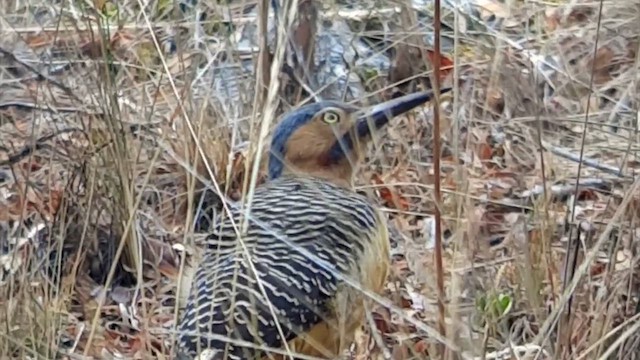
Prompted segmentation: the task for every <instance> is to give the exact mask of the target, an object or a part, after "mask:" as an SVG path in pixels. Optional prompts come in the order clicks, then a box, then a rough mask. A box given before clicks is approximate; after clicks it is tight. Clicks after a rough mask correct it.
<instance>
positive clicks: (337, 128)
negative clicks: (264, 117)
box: [268, 88, 450, 186]
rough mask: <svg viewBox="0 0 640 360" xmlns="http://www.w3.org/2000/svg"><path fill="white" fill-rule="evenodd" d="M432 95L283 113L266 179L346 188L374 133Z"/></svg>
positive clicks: (324, 104) (322, 104)
mask: <svg viewBox="0 0 640 360" xmlns="http://www.w3.org/2000/svg"><path fill="white" fill-rule="evenodd" d="M449 90H450V89H449V88H446V89H442V90H441V93H444V92H447V91H449ZM432 97H433V93H432V92H431V91H423V92H417V93H413V94H409V95H405V96H403V97H399V98H396V99H393V100H389V101H387V102H384V103H381V104H378V105H375V106H372V107H370V108H367V109H360V108H358V107H355V106H353V105H349V104H346V103H342V102H338V101H321V102H317V103H313V104H307V105H304V106H302V107H299V108H297V109H295V110H293V111H291V112H289V113H287V114H285V115H284V117H283V118H282V120H281V121H280V123H279V124H278V125H277V127H276V129H275V131H274V134H273V137H272V140H271V147H270V154H269V163H268V167H269V169H268V171H269V179H271V180H273V179H276V178H278V177H280V176H283V175H285V174H307V175H312V176H317V177H321V178H324V179H327V180H330V181H334V182H337V183H340V184H343V185H347V186H350V185H351V181H352V177H353V173H354V169H355V167H356V166H357V164H358V162H359V160H360V159H361V156H362V152H363V151H364V149H365V146H366V144H367V142H368V141H369V140H370V139H371V135H372V133H373V132H375V131H376V130H378V129H380V128H382V127H384V126H385V125H386V124H387V123H388V122H389V121H390V120H391V119H392V118H393V117H395V116H398V115H400V114H403V113H405V112H407V111H409V110H412V109H414V108H416V107H418V106H420V105H422V104H424V103H426V102H428V101H429V100H431V98H432Z"/></svg>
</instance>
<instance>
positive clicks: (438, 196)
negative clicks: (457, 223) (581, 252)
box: [432, 0, 447, 359]
mask: <svg viewBox="0 0 640 360" xmlns="http://www.w3.org/2000/svg"><path fill="white" fill-rule="evenodd" d="M434 6H435V9H434V15H433V31H434V51H435V54H434V56H433V82H432V83H433V94H434V98H435V106H434V109H433V153H434V157H433V174H434V177H435V180H434V185H435V189H434V190H435V194H434V195H435V200H436V206H435V222H436V236H435V240H436V243H435V257H436V259H435V260H436V278H437V283H438V314H439V318H438V330H439V331H440V334H441V335H442V337H443V338H446V337H447V331H446V328H445V307H444V299H445V295H444V275H443V272H444V270H443V268H442V213H441V210H442V207H441V205H442V193H441V191H440V156H441V150H440V148H441V145H440V0H435V4H434ZM439 348H440V351H439V353H440V356H441V358H442V359H446V354H445V352H446V351H447V350H446V347H445V346H444V345H443V344H439Z"/></svg>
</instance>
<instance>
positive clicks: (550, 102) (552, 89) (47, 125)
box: [0, 0, 640, 359]
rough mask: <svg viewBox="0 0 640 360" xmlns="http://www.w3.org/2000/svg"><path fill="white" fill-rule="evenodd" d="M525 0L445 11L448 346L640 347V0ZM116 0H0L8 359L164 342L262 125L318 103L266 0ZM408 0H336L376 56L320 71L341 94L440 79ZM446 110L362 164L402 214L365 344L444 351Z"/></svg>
mask: <svg viewBox="0 0 640 360" xmlns="http://www.w3.org/2000/svg"><path fill="white" fill-rule="evenodd" d="M512 3H514V4H513V6H514V7H513V8H511V9H510V8H508V7H507V6H506V5H503V4H501V3H499V2H495V1H478V2H477V4H484V5H485V7H486V8H485V9H484V10H482V11H477V12H471V11H469V9H468V8H466V7H463V8H461V9H460V10H461V13H459V14H458V15H457V16H456V14H455V13H454V12H452V11H451V8H445V9H443V15H444V17H445V18H444V19H443V20H444V21H445V25H449V30H450V29H456V30H455V31H454V30H450V31H448V32H447V33H446V36H447V37H446V38H445V39H443V43H444V47H445V50H446V53H448V54H449V56H450V57H451V58H452V59H454V61H455V63H456V65H457V67H456V69H455V71H454V72H452V73H450V74H449V75H448V76H447V78H446V79H445V83H451V79H452V78H454V77H455V78H457V79H462V81H456V84H457V86H456V90H455V96H454V98H452V99H450V100H448V101H447V103H446V104H444V113H443V115H442V121H443V126H442V127H441V129H442V130H441V133H440V134H437V135H438V136H440V138H441V139H442V142H443V153H442V154H441V155H440V156H441V164H442V174H443V178H442V187H443V203H442V208H441V209H442V213H443V219H444V224H443V228H444V229H445V238H446V246H445V249H444V270H445V286H446V293H447V299H446V304H447V306H446V309H447V335H448V338H449V341H448V343H449V344H450V345H451V346H450V347H449V349H450V350H449V352H448V356H449V358H451V359H452V358H478V359H483V358H486V359H495V358H504V359H506V358H527V359H533V358H534V357H535V355H536V354H537V356H538V357H537V358H538V359H546V358H572V359H600V358H617V359H635V358H640V337H639V336H638V335H637V334H640V332H639V331H638V327H639V326H640V325H639V324H640V323H639V322H638V320H639V319H638V317H639V316H640V315H638V314H639V313H640V312H639V311H638V309H640V303H639V300H638V297H639V296H640V294H639V293H638V277H637V275H636V273H635V271H636V269H638V264H639V255H638V246H637V245H636V243H637V240H636V236H637V235H638V231H639V229H640V227H639V226H638V222H637V221H638V219H639V217H638V216H637V214H638V205H639V204H640V198H638V194H639V193H640V192H639V191H638V189H637V182H635V181H634V180H633V178H634V176H635V172H636V168H637V167H638V165H637V164H638V159H637V158H636V157H637V151H638V148H637V146H638V130H637V129H638V125H637V124H638V104H639V102H640V97H639V95H638V94H639V91H640V85H639V84H640V78H639V77H638V74H640V60H639V59H640V32H639V31H638V24H640V6H639V5H638V3H637V2H633V1H631V0H622V1H606V2H604V3H599V2H587V1H573V2H571V3H567V4H551V3H549V4H543V3H541V2H512ZM114 4H115V2H109V1H94V2H54V3H48V2H45V1H38V0H30V1H18V0H13V1H5V2H3V3H2V6H3V9H2V10H3V11H2V14H3V15H0V32H1V35H2V38H1V39H0V61H1V64H2V66H1V67H0V194H1V196H0V265H1V268H0V270H1V271H2V272H1V273H0V304H1V306H0V309H1V310H0V358H2V359H4V358H19V359H23V358H33V359H36V358H37V359H53V358H73V359H80V358H105V359H108V358H132V359H147V358H150V359H161V358H167V356H168V354H169V353H170V346H171V330H172V327H173V325H174V323H175V320H176V301H175V299H176V295H175V294H176V289H177V286H178V284H177V282H178V278H179V276H178V275H179V273H180V272H181V269H182V263H183V261H182V260H183V259H184V258H185V256H183V255H184V254H185V253H187V254H196V253H197V250H196V249H197V246H198V241H199V240H200V239H201V238H202V236H203V234H204V233H205V232H206V230H207V229H208V228H209V226H210V224H211V222H212V221H215V219H216V218H217V217H218V212H219V211H220V204H221V201H220V196H218V195H215V194H214V192H222V193H224V194H225V197H226V198H228V199H230V200H232V201H237V200H240V199H241V198H242V197H243V194H246V193H247V191H248V190H249V189H251V188H253V187H254V186H256V185H258V186H259V183H260V182H261V181H262V180H263V173H262V171H260V172H259V173H256V172H255V170H260V169H261V167H260V166H261V165H262V163H261V162H257V161H256V154H262V153H263V152H264V148H260V147H259V146H258V144H259V143H260V142H259V141H258V140H259V139H263V142H264V138H263V137H264V135H265V132H266V131H267V130H270V128H272V126H273V124H274V123H275V122H276V116H277V115H279V114H281V113H282V112H283V111H286V110H287V109H288V108H290V107H291V106H295V105H296V104H298V103H300V102H302V101H305V100H306V99H305V96H304V94H305V93H304V91H302V89H301V88H300V86H298V85H299V84H298V85H296V81H295V77H294V79H292V78H290V77H289V78H287V77H286V76H282V75H281V77H277V76H276V75H278V74H279V73H278V72H275V73H269V71H268V69H269V66H270V64H271V63H275V64H276V65H279V64H280V62H284V63H285V64H286V65H287V66H289V67H291V68H292V69H293V73H294V74H295V76H298V77H302V76H303V74H304V73H303V72H301V71H300V69H301V65H300V64H296V63H295V62H293V63H292V57H291V52H290V51H288V52H287V54H284V53H278V51H283V50H285V49H284V47H282V46H276V47H275V50H278V51H274V47H273V46H271V51H272V54H275V56H273V57H272V56H267V53H265V52H263V53H261V54H260V56H259V52H258V51H256V49H255V47H258V46H259V45H260V42H261V41H264V40H265V39H264V38H262V37H260V36H257V35H256V34H257V33H258V31H257V29H258V16H257V15H256V14H257V12H256V11H255V9H254V11H253V12H250V11H249V12H244V11H243V10H244V9H250V8H251V7H252V6H253V5H255V4H254V3H252V2H232V5H216V4H215V3H214V2H213V1H210V2H209V1H208V2H201V3H200V6H201V8H200V9H201V10H202V11H204V12H205V13H206V15H207V18H206V19H207V21H206V22H205V23H203V24H202V25H201V26H199V25H196V23H195V22H194V21H193V20H195V19H196V15H195V14H194V13H191V12H188V13H187V14H186V15H185V14H183V13H182V12H181V11H180V9H179V7H178V5H176V6H175V7H174V5H173V4H172V2H169V1H163V0H158V1H148V2H144V3H143V2H138V1H125V2H121V4H119V5H118V7H117V8H116V7H115V5H114ZM406 4H407V3H404V2H403V3H399V2H391V1H377V2H376V4H375V6H368V5H369V4H366V5H365V4H360V7H362V8H364V9H369V8H375V9H376V10H375V11H373V12H372V11H367V10H353V9H350V8H349V7H347V6H346V5H344V4H331V5H330V6H329V5H327V6H328V9H327V10H325V11H321V12H320V13H319V16H320V17H321V18H324V19H330V20H331V22H332V24H333V26H334V28H333V30H339V31H345V29H347V30H348V29H350V31H352V32H353V33H354V34H357V35H358V36H359V39H361V40H360V41H359V42H356V45H357V46H358V49H359V53H358V56H357V57H356V56H354V53H353V51H351V50H349V49H347V50H348V51H345V52H344V54H343V60H344V63H342V64H341V65H336V64H335V63H331V62H323V63H320V64H318V65H317V67H316V69H315V70H314V71H315V74H316V76H315V77H314V79H312V81H311V82H310V83H311V84H312V85H313V86H312V88H314V89H318V88H319V87H321V86H326V87H325V88H323V90H322V92H321V94H320V95H321V96H324V97H334V98H335V97H340V96H342V95H345V94H343V93H344V92H345V91H344V88H343V87H340V86H338V85H336V83H335V80H339V81H341V82H342V84H344V83H348V84H350V91H347V92H346V97H347V99H349V100H353V99H361V98H362V97H363V96H364V94H365V93H382V95H377V97H378V98H380V97H385V96H388V92H389V89H390V88H391V87H392V86H393V85H394V84H392V83H394V82H396V81H399V80H403V79H405V78H407V77H422V78H424V77H425V76H427V75H428V74H429V73H428V69H427V68H426V67H425V66H423V64H424V63H425V61H424V60H421V59H424V56H425V54H424V51H416V50H415V49H422V50H424V49H425V44H424V38H423V36H416V34H420V35H425V34H428V33H429V31H430V30H429V29H430V28H431V24H430V21H431V20H429V18H428V17H426V16H425V11H426V13H430V12H429V11H427V10H425V9H428V8H423V10H422V11H421V12H419V13H415V12H407V11H406ZM143 5H144V6H143ZM601 5H602V9H600V6H601ZM360 7H358V9H359V8H360ZM396 7H397V8H399V9H404V10H403V12H402V14H397V13H395V8H396ZM116 10H117V11H116ZM300 10H301V11H303V12H306V11H309V9H305V8H304V7H301V8H300ZM226 19H233V21H232V22H231V23H229V22H226V23H223V22H221V21H224V20H226ZM231 24H232V25H233V26H231ZM305 31H307V34H314V33H315V34H316V35H315V36H302V35H301V36H299V37H298V38H297V39H296V41H297V45H299V46H300V47H301V48H306V49H307V51H308V50H309V49H310V48H315V52H316V53H319V54H320V55H319V56H320V58H322V59H328V58H329V54H330V53H329V52H328V51H330V50H332V49H333V50H334V51H338V52H340V51H339V47H340V46H345V45H341V44H340V43H339V41H338V40H339V39H340V38H341V37H344V36H343V35H341V36H337V37H336V36H334V37H331V36H330V33H327V31H326V29H325V30H322V27H320V29H314V27H313V26H310V27H309V24H308V23H306V24H305V23H302V24H299V25H298V32H297V33H298V34H305ZM270 34H271V35H270V36H268V40H269V41H268V42H269V44H271V45H273V39H274V37H275V36H273V35H274V33H273V32H272V33H270ZM381 38H382V39H383V40H384V42H380V39H381ZM305 39H313V40H315V43H314V42H313V41H312V42H311V44H309V43H307V42H305ZM337 39H338V40H337ZM363 39H364V40H363ZM349 41H350V36H349V39H347V43H349ZM365 41H366V44H369V45H366V46H365ZM376 41H377V42H376ZM374 42H376V44H375V46H374V45H371V44H372V43H374ZM279 44H282V42H280V43H279ZM418 44H420V45H418ZM409 45H416V46H417V47H415V48H412V47H411V46H409ZM309 46H310V47H309ZM369 46H371V47H369ZM389 47H392V49H391V50H390V51H388V50H389V49H388V48H389ZM373 48H375V49H377V51H384V52H378V53H376V52H375V51H372V49H373ZM363 49H364V50H367V49H368V50H369V53H366V51H363ZM307 53H308V52H307ZM594 54H595V55H594ZM282 55H285V56H284V57H283V58H279V56H282ZM390 59H391V60H393V61H392V62H391V67H390V68H389V66H388V65H389V61H390ZM258 60H260V61H258ZM255 64H260V66H255ZM278 68H279V66H278ZM253 69H258V70H259V72H258V73H257V74H256V73H255V72H254V70H253ZM266 74H269V76H265V75H266ZM256 79H260V81H263V79H264V80H265V81H267V82H269V81H270V82H271V85H272V86H271V87H266V88H265V87H260V86H257V85H256V84H257V82H256ZM276 80H278V81H281V86H280V87H274V86H273V85H274V82H275V81H276ZM413 85H415V84H413ZM413 85H411V86H413ZM256 88H257V89H263V90H264V91H255V89H256ZM269 89H270V90H271V92H269V91H268V90H269ZM256 96H257V97H259V98H258V99H256ZM278 99H279V100H280V103H276V100H278ZM369 101H371V100H369ZM263 109H265V110H264V112H265V113H266V117H265V120H264V121H263V122H262V123H261V122H260V121H259V119H260V118H261V116H260V112H263V111H262V110H263ZM430 112H431V111H430V110H427V108H425V110H424V111H416V112H415V113H414V114H412V115H410V116H407V117H405V118H401V119H398V120H397V121H395V122H394V123H393V125H392V126H391V127H390V128H389V129H388V130H387V131H385V132H384V133H383V134H381V136H380V137H379V138H378V139H377V141H376V144H375V146H372V148H371V150H372V152H371V155H370V156H369V159H368V161H367V163H366V164H365V166H364V167H363V169H362V171H361V172H360V174H359V177H358V184H359V190H360V191H364V192H366V193H368V194H369V195H370V196H371V197H372V199H375V200H376V201H378V203H379V204H380V205H381V206H384V208H385V209H386V210H387V212H388V214H389V219H390V224H392V226H393V228H394V231H393V235H394V236H393V245H394V274H393V278H392V279H391V280H390V282H389V287H388V294H387V295H388V296H386V298H387V300H388V301H389V302H391V304H392V309H391V310H389V309H388V308H385V307H379V308H378V309H376V310H375V312H374V313H373V316H372V317H371V323H375V325H376V326H377V332H375V333H373V334H371V333H370V332H369V331H365V332H364V333H363V336H362V337H361V338H360V341H358V342H357V343H356V344H354V347H353V354H352V356H353V357H355V358H358V359H364V358H379V357H381V356H383V355H386V356H392V357H393V358H394V359H409V358H429V357H430V358H440V356H442V354H436V352H435V351H436V346H435V345H436V344H438V341H436V339H435V336H434V334H433V332H434V331H435V330H433V329H435V328H436V324H437V319H438V313H437V307H436V302H435V298H436V297H435V294H436V293H437V290H436V285H435V284H436V280H435V272H434V262H433V260H432V259H433V245H432V238H433V236H432V232H433V227H434V224H433V218H432V215H433V212H434V207H435V204H434V202H433V171H432V163H433V158H434V154H433V152H432V151H431V149H432V140H433V133H432V128H431V125H430V123H429V119H430V118H431V114H430ZM580 158H584V159H585V161H583V162H582V165H579V164H580V161H578V160H579V159H580ZM262 159H264V156H262ZM587 159H588V161H587ZM204 189H215V191H213V190H209V191H204ZM186 259H187V261H192V260H191V259H190V255H189V256H186ZM381 341H382V342H384V343H385V344H384V346H380V345H382V344H380V342H381ZM376 344H377V345H378V346H374V345H376ZM452 348H453V349H452ZM525 352H528V355H523V354H524V353H525Z"/></svg>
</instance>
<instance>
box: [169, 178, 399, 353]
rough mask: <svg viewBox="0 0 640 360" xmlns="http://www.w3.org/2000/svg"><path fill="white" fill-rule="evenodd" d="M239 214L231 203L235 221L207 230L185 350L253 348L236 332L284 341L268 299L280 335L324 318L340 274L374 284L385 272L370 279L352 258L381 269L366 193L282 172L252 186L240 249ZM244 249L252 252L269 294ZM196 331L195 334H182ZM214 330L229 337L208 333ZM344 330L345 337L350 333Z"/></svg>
mask: <svg viewBox="0 0 640 360" xmlns="http://www.w3.org/2000/svg"><path fill="white" fill-rule="evenodd" d="M241 214H242V211H241V210H240V209H234V210H232V219H233V222H231V221H228V220H227V221H225V222H224V223H222V224H221V225H220V226H219V228H218V229H216V231H215V232H214V233H213V234H211V235H210V236H209V237H208V239H207V240H208V242H207V246H208V250H207V254H206V255H205V257H204V258H203V260H202V262H203V263H204V264H207V266H206V267H202V268H200V269H199V271H198V272H197V273H196V277H195V281H194V286H195V288H196V289H197V291H194V292H192V294H191V296H190V298H189V302H188V306H187V307H186V309H185V314H184V318H185V319H188V321H185V322H183V323H182V324H181V327H180V333H181V338H180V346H181V348H182V349H183V351H184V350H187V349H189V350H188V352H189V353H190V354H191V355H195V354H196V353H198V352H199V351H197V347H198V345H200V346H201V348H202V349H205V348H213V349H220V350H222V351H224V349H225V346H228V347H227V349H226V350H227V351H228V357H226V358H229V359H245V358H253V357H254V356H250V355H249V354H243V351H247V350H250V349H246V348H242V347H241V346H234V345H233V339H236V340H244V341H247V342H250V343H255V344H260V343H264V345H266V346H268V347H271V348H274V347H276V348H277V347H281V346H282V345H283V343H282V339H281V337H280V335H279V331H278V329H277V328H276V326H275V321H276V319H274V316H273V314H272V313H271V311H270V308H269V306H267V301H266V299H268V300H269V302H270V303H271V304H272V305H273V309H274V310H275V312H276V314H277V315H278V320H277V321H278V322H279V323H280V324H281V326H282V330H283V333H284V336H285V341H289V340H292V339H294V338H295V337H296V336H297V334H299V333H304V332H307V331H309V330H310V329H311V328H312V327H313V326H314V325H316V324H317V323H319V322H320V321H321V320H325V321H326V320H327V319H329V318H335V317H336V316H335V312H336V310H335V309H332V308H333V307H335V306H336V304H335V303H334V302H333V301H334V299H335V296H336V292H337V289H338V286H339V284H340V281H338V279H337V277H336V275H337V274H341V275H344V276H346V277H349V278H351V279H353V281H355V282H356V283H358V284H362V287H363V288H364V289H368V288H370V284H368V283H371V282H375V283H378V286H380V285H381V284H380V283H382V282H383V281H384V280H383V279H384V278H386V273H378V274H376V275H375V276H373V277H377V279H375V278H372V276H371V273H370V271H371V269H370V268H365V267H363V265H365V264H362V263H360V262H359V261H358V260H359V259H361V258H362V257H363V256H364V255H367V256H369V257H371V258H373V259H376V261H377V262H379V263H378V264H377V265H376V266H379V267H381V268H386V266H385V263H386V262H388V257H389V249H388V247H387V245H386V244H388V243H387V242H384V241H383V242H382V244H383V245H382V246H379V245H377V244H376V243H375V242H376V241H379V239H381V238H385V239H386V236H387V235H386V234H387V230H386V225H385V222H384V220H383V219H382V218H381V216H380V213H379V212H378V210H376V208H375V207H374V206H373V205H372V204H371V203H370V202H369V201H368V200H367V199H366V198H364V197H363V196H361V195H358V194H356V193H354V192H351V191H349V190H347V189H345V188H343V187H340V186H337V185H333V184H330V183H328V182H326V181H322V180H319V179H313V178H306V177H305V178H301V177H284V178H280V179H277V180H275V181H272V182H270V183H268V184H266V185H264V186H262V187H260V188H258V189H257V190H256V193H255V197H254V200H253V203H252V206H251V216H250V222H249V226H248V229H247V232H246V234H245V235H244V236H243V237H242V240H243V242H244V245H245V246H244V248H243V247H242V246H241V244H240V243H239V242H236V241H235V239H236V232H235V230H234V226H233V224H234V223H235V224H237V225H238V226H240V224H241ZM292 245H293V246H292ZM244 249H246V250H247V252H248V253H249V254H250V255H251V256H252V258H253V260H252V261H253V265H254V267H255V270H256V272H257V274H258V278H259V279H260V280H261V281H262V284H263V287H264V290H265V293H266V295H267V297H266V298H265V297H264V296H263V294H262V292H261V290H260V288H259V286H258V285H257V283H256V280H255V279H256V277H255V274H254V273H253V272H252V270H251V268H250V267H249V266H248V261H249V260H248V258H247V256H246V254H247V252H245V250H244ZM305 250H306V251H307V252H309V253H311V254H313V255H315V256H317V257H318V258H319V259H320V260H322V261H324V262H325V264H324V266H323V265H322V264H319V263H317V262H315V261H314V260H312V259H309V257H308V256H307V255H308V254H307V255H306V254H305ZM327 267H330V268H327ZM367 271H369V272H367ZM234 286H235V288H234ZM344 286H348V285H344ZM354 290H355V291H354V293H359V292H361V290H358V289H354ZM233 301H235V305H234V304H233ZM354 301H355V300H354ZM354 315H356V316H357V315H360V314H354ZM252 316H255V318H252ZM234 323H235V324H234ZM252 323H253V325H252ZM238 325H240V326H238ZM334 326H337V325H334ZM234 330H236V333H235V334H234ZM198 331H199V332H200V334H201V336H202V338H201V339H200V343H198V341H197V339H195V338H194V337H193V336H191V335H187V334H189V333H195V332H198ZM333 331H335V332H336V333H337V332H339V331H340V330H339V329H338V328H334V329H333ZM211 333H213V334H221V335H226V336H227V337H229V338H230V340H228V341H223V340H209V341H207V339H206V336H207V334H211ZM344 336H345V339H344V340H343V341H345V342H346V341H349V340H350V339H349V338H348V337H347V336H346V335H344ZM258 347H259V345H258ZM331 350H333V349H331ZM250 351H252V350H250ZM319 351H320V350H319ZM320 354H321V353H320Z"/></svg>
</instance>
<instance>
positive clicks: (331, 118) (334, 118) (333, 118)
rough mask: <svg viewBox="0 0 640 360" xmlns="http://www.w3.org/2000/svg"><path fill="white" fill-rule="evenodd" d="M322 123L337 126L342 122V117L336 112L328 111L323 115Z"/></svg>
mask: <svg viewBox="0 0 640 360" xmlns="http://www.w3.org/2000/svg"><path fill="white" fill-rule="evenodd" d="M322 121H324V122H325V123H327V124H335V123H337V122H338V121H340V115H339V114H338V113H336V112H334V111H327V112H326V113H324V114H322Z"/></svg>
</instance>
